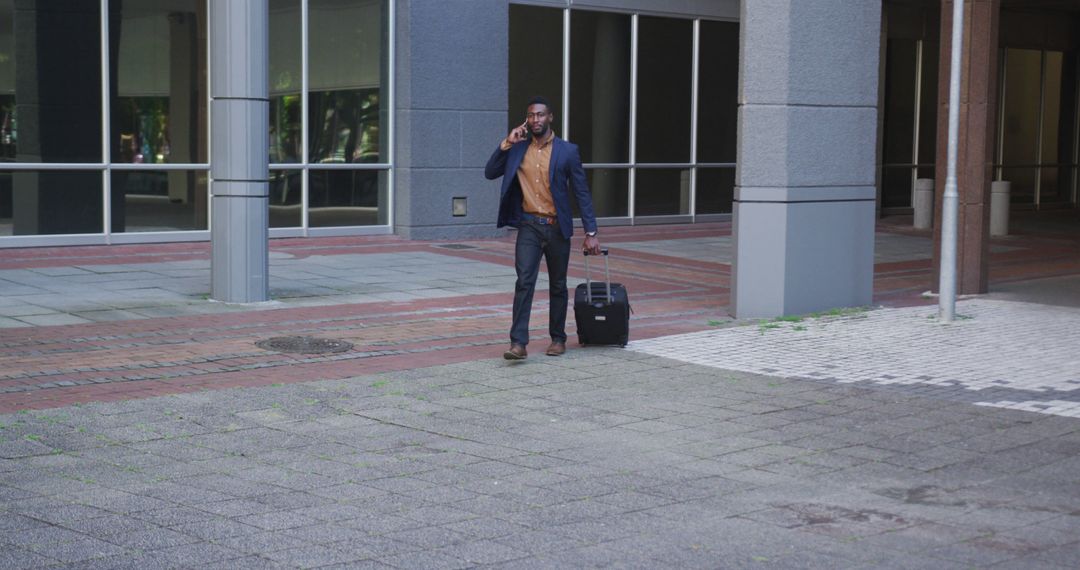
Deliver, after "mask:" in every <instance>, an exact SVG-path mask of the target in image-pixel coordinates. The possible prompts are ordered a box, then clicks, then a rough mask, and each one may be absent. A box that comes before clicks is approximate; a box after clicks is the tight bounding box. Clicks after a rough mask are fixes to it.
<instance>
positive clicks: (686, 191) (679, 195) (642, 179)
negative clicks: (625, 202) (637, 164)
mask: <svg viewBox="0 0 1080 570" xmlns="http://www.w3.org/2000/svg"><path fill="white" fill-rule="evenodd" d="M634 200H635V203H634V215H635V216H663V215H672V214H689V213H690V170H689V169H680V168H639V169H637V173H636V175H635V178H634Z"/></svg>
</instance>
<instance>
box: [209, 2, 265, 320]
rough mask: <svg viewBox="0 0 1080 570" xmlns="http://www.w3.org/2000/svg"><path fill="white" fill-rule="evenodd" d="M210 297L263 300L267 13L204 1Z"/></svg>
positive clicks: (255, 6) (253, 5) (257, 7)
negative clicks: (206, 11)
mask: <svg viewBox="0 0 1080 570" xmlns="http://www.w3.org/2000/svg"><path fill="white" fill-rule="evenodd" d="M210 10H211V11H210V46H211V48H210V49H211V52H210V69H211V80H212V81H211V94H210V97H211V100H210V113H211V133H210V135H211V139H212V150H211V152H212V156H211V161H210V162H211V175H212V176H213V181H212V182H211V184H210V190H211V194H212V204H211V207H212V217H211V226H212V227H211V236H210V238H211V249H212V253H211V265H210V269H211V297H212V298H214V299H216V300H218V301H226V302H229V303H254V302H259V301H266V300H267V299H268V298H269V284H268V282H269V246H268V243H267V241H268V239H269V225H268V224H269V202H268V200H269V160H270V157H269V148H270V135H269V116H270V100H269V96H268V90H269V84H268V82H267V76H268V73H269V70H268V68H269V53H270V52H269V44H268V34H269V16H270V13H269V8H268V5H267V0H228V1H227V2H211V3H210Z"/></svg>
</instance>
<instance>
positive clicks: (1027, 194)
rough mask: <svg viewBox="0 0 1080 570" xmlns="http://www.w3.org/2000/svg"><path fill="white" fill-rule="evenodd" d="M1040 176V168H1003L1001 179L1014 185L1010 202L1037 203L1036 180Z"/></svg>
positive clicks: (1011, 187) (1011, 188) (1011, 189)
mask: <svg viewBox="0 0 1080 570" xmlns="http://www.w3.org/2000/svg"><path fill="white" fill-rule="evenodd" d="M1038 176H1039V169H1038V168H1003V169H1001V179H1002V180H1008V181H1009V182H1011V183H1012V185H1011V186H1010V189H1009V192H1010V194H1009V195H1010V200H1009V201H1010V202H1012V203H1013V204H1034V203H1035V179H1036V178H1037V177H1038Z"/></svg>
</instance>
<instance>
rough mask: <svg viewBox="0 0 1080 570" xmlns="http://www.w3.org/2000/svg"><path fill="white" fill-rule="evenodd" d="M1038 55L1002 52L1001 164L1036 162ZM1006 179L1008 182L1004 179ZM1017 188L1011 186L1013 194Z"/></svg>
mask: <svg viewBox="0 0 1080 570" xmlns="http://www.w3.org/2000/svg"><path fill="white" fill-rule="evenodd" d="M1041 68H1042V53H1041V52H1039V51H1036V50H1027V49H1007V50H1005V70H1006V71H1005V92H1004V98H1005V102H1004V114H1005V115H1004V117H1003V119H1002V127H1003V129H1002V130H1003V132H1002V136H1003V137H1004V138H1003V141H1002V142H1003V144H1002V146H1003V149H1004V153H1003V156H1002V157H1001V162H1002V163H1003V164H1005V165H1016V166H1031V165H1034V164H1035V163H1036V160H1037V159H1038V158H1037V150H1038V141H1039V96H1040V93H1041V83H1042V80H1041V77H1040V75H1041V73H1042V69H1041ZM1006 180H1009V179H1008V178H1006ZM1016 191H1017V186H1016V184H1015V183H1014V184H1013V195H1014V196H1015V195H1016Z"/></svg>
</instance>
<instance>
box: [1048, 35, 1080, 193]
mask: <svg viewBox="0 0 1080 570" xmlns="http://www.w3.org/2000/svg"><path fill="white" fill-rule="evenodd" d="M1075 62H1076V59H1075V56H1074V55H1072V54H1064V53H1062V52H1058V51H1048V52H1046V73H1045V79H1046V86H1045V89H1044V93H1045V98H1044V109H1043V131H1042V145H1043V146H1042V161H1041V162H1042V165H1043V168H1042V172H1041V174H1040V176H1041V182H1040V184H1039V204H1050V203H1063V202H1069V201H1070V200H1071V199H1072V169H1071V168H1069V165H1071V164H1072V163H1073V161H1074V159H1073V147H1074V144H1075V143H1074V141H1073V124H1074V122H1075V116H1076V105H1075V104H1074V103H1073V102H1074V101H1075V100H1076V63H1075Z"/></svg>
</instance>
